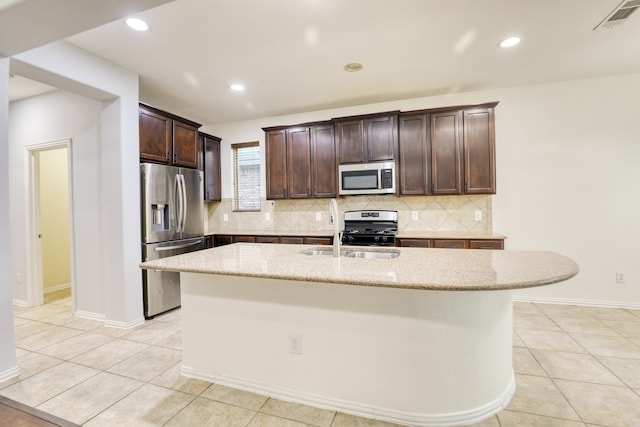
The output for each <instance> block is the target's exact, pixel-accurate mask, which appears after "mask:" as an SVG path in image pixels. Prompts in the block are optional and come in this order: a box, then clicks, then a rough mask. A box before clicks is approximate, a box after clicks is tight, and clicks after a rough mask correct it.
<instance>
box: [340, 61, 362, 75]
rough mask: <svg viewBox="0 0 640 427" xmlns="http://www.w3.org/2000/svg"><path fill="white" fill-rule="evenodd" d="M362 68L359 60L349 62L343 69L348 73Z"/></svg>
mask: <svg viewBox="0 0 640 427" xmlns="http://www.w3.org/2000/svg"><path fill="white" fill-rule="evenodd" d="M363 68H364V66H363V65H362V64H360V63H359V62H350V63H348V64H347V65H345V66H344V69H345V70H346V71H348V72H350V73H355V72H356V71H360V70H362V69H363Z"/></svg>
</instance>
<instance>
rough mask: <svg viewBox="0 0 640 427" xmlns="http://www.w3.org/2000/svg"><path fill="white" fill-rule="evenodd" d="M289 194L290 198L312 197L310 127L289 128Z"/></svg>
mask: <svg viewBox="0 0 640 427" xmlns="http://www.w3.org/2000/svg"><path fill="white" fill-rule="evenodd" d="M286 134H287V138H286V139H287V190H288V192H287V194H288V196H289V198H290V199H307V198H310V197H311V141H310V139H309V128H294V129H287V132H286Z"/></svg>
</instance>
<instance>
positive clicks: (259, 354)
mask: <svg viewBox="0 0 640 427" xmlns="http://www.w3.org/2000/svg"><path fill="white" fill-rule="evenodd" d="M329 248H330V247H328V246H325V247H318V246H313V245H277V244H248V243H236V244H233V245H228V246H222V247H218V248H213V249H208V250H203V251H199V252H192V253H189V254H184V255H178V256H175V257H171V258H163V259H160V260H156V261H152V262H146V263H143V264H141V267H142V268H153V269H158V270H165V271H178V272H180V273H181V274H180V280H181V284H180V286H181V296H182V312H181V315H182V345H183V350H182V351H183V356H182V368H181V372H182V374H183V375H185V376H187V377H192V378H197V379H201V380H206V381H209V382H213V383H216V384H220V385H223V386H229V387H233V388H236V389H241V390H246V391H250V392H254V393H259V394H263V395H267V396H270V397H273V398H277V399H282V400H286V401H290V402H296V403H303V404H306V405H311V406H316V407H320V408H325V409H331V410H334V411H340V412H345V413H349V414H353V415H357V416H363V417H367V418H373V419H379V420H384V421H389V422H393V423H398V424H402V425H412V426H431V425H439V426H443V425H448V426H453V425H467V424H472V423H477V422H480V421H482V420H483V419H486V418H487V417H489V416H491V415H493V414H495V413H497V412H499V411H500V410H502V409H503V408H504V407H506V405H507V404H508V403H509V401H510V400H511V398H512V396H513V395H514V393H515V389H516V384H515V376H514V373H513V368H512V357H513V356H512V338H513V313H512V310H513V308H512V292H511V289H518V288H523V287H531V286H542V285H547V284H552V283H556V282H560V281H563V280H566V279H569V278H571V277H573V276H575V275H576V274H577V273H578V266H577V264H576V263H575V262H574V261H572V260H571V259H569V258H566V257H564V256H562V255H559V254H556V253H553V252H537V251H483V250H469V249H465V250H456V249H422V248H394V249H392V250H394V251H396V250H397V251H398V252H399V256H398V257H397V258H394V259H367V258H350V257H333V256H331V255H306V252H308V251H309V250H317V249H329ZM359 249H363V250H382V249H372V248H354V247H349V249H348V250H359ZM345 250H346V249H345ZM385 250H387V251H388V250H389V249H385ZM292 337H293V338H292ZM292 339H293V340H294V342H295V345H294V346H293V347H292V344H291V340H292Z"/></svg>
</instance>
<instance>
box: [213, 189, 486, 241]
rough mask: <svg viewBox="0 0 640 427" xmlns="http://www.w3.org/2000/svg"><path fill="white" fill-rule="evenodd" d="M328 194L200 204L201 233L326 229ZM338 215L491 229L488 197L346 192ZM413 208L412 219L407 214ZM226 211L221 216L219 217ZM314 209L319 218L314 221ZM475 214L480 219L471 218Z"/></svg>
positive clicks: (410, 226) (412, 226)
mask: <svg viewBox="0 0 640 427" xmlns="http://www.w3.org/2000/svg"><path fill="white" fill-rule="evenodd" d="M329 200H330V199H301V200H264V199H262V201H261V210H260V212H233V208H232V206H233V205H232V200H231V199H223V200H222V201H221V202H217V203H209V204H207V205H206V208H207V211H208V222H207V227H208V228H207V230H205V231H206V233H207V234H234V233H243V232H245V233H246V232H250V233H254V232H256V233H257V232H264V233H265V234H286V233H288V232H290V233H293V232H296V233H300V232H304V231H313V232H317V231H327V234H331V233H332V230H333V228H332V226H331V225H330V224H329ZM336 200H337V202H338V208H339V210H340V220H341V221H342V220H343V213H344V211H348V210H362V209H385V210H397V211H398V228H399V231H401V232H402V231H492V227H493V225H492V222H491V218H492V211H491V200H492V199H491V196H490V195H478V196H417V197H397V196H393V195H389V196H379V195H375V196H350V197H340V198H337V199H336ZM414 212H416V213H417V219H416V220H414V219H413V218H412V217H413V215H412V214H413V213H414ZM225 214H226V215H227V219H228V220H227V221H224V216H225ZM318 214H319V218H320V219H319V220H316V218H317V215H318ZM478 216H480V217H481V219H479V220H477V218H478Z"/></svg>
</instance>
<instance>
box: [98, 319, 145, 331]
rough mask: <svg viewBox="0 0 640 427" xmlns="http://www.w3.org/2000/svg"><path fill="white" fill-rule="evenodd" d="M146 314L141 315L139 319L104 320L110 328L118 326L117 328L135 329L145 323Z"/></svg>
mask: <svg viewBox="0 0 640 427" xmlns="http://www.w3.org/2000/svg"><path fill="white" fill-rule="evenodd" d="M144 322H145V320H144V316H140V317H138V318H137V319H133V320H132V321H130V322H119V321H117V320H105V321H104V326H107V327H109V328H116V329H133V328H135V327H137V326H140V325H144Z"/></svg>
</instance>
